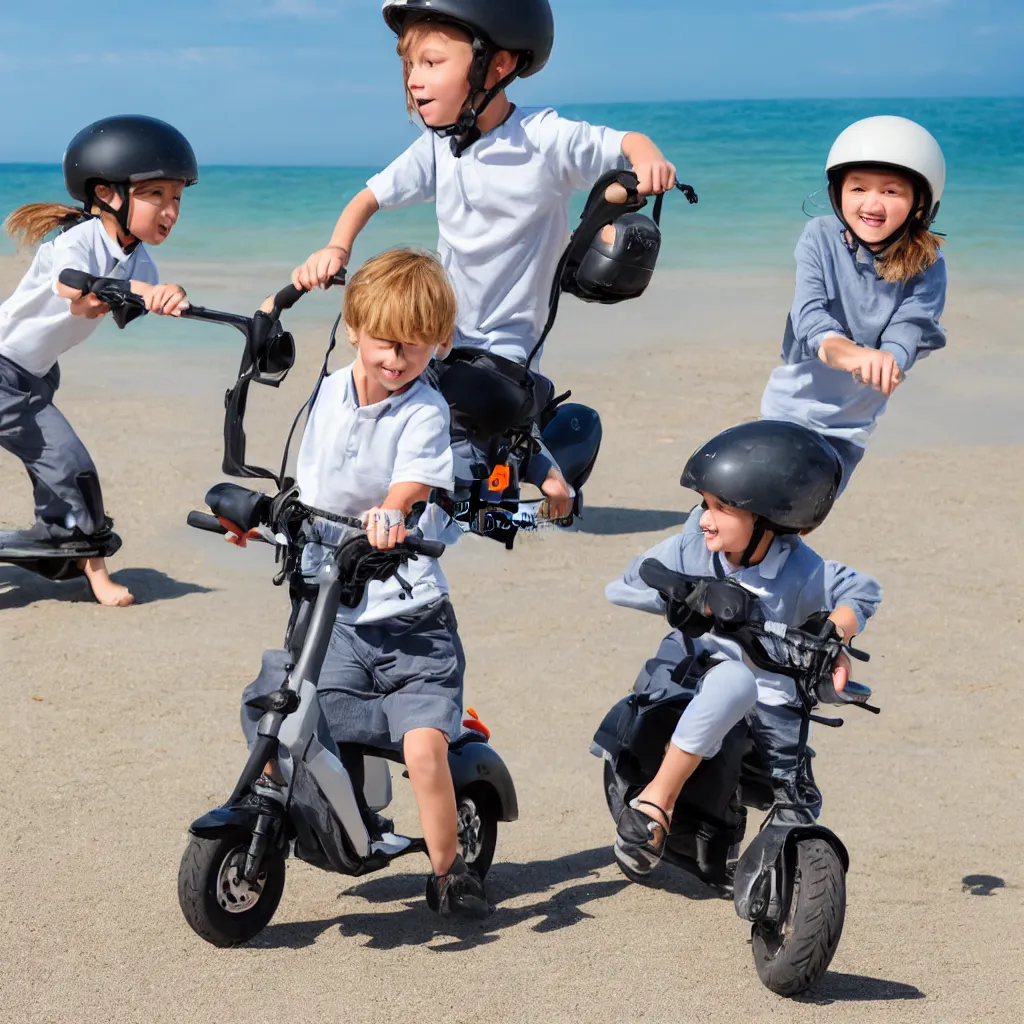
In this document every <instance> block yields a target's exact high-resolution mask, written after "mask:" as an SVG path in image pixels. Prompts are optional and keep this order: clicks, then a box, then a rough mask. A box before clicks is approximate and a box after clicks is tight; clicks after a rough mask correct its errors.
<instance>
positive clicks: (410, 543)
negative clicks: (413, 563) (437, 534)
mask: <svg viewBox="0 0 1024 1024" xmlns="http://www.w3.org/2000/svg"><path fill="white" fill-rule="evenodd" d="M402 545H403V547H405V548H406V549H407V550H409V551H411V552H412V553H413V554H416V555H423V556H424V557H425V558H440V557H441V556H442V555H443V554H444V551H445V545H444V544H442V543H441V542H440V541H439V540H426V539H425V538H423V537H417V536H415V535H413V534H410V535H409V536H407V537H406V538H405V540H404V541H402Z"/></svg>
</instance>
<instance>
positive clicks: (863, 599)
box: [801, 561, 882, 693]
mask: <svg viewBox="0 0 1024 1024" xmlns="http://www.w3.org/2000/svg"><path fill="white" fill-rule="evenodd" d="M820 572H821V576H820V584H821V586H822V587H823V588H824V603H825V607H826V608H829V609H831V611H830V612H829V616H828V617H829V619H831V620H832V622H834V623H835V624H836V626H837V627H838V629H839V631H840V632H841V633H842V638H843V641H844V642H845V643H849V642H850V641H851V640H852V639H853V638H854V637H855V636H856V635H857V634H858V633H860V632H862V631H863V629H864V626H865V625H866V624H867V621H868V619H870V618H871V616H872V615H874V614H875V612H876V611H877V610H878V606H879V604H881V602H882V587H881V584H880V583H879V582H878V580H876V579H875V578H874V577H873V576H868V575H866V574H865V573H860V572H857V570H856V569H851V568H850V567H849V566H846V565H843V563H842V562H833V561H825V562H823V563H822V564H821V566H820ZM816 590H818V588H817V587H813V586H812V587H805V588H804V592H802V593H801V596H804V593H805V592H807V591H816ZM821 596H822V595H821V593H820V591H819V592H818V597H817V599H814V598H813V597H810V596H809V597H808V599H809V600H810V601H811V605H809V606H808V609H809V610H808V609H805V611H806V613H807V614H808V615H810V614H813V612H814V611H815V610H817V609H813V607H812V605H813V604H814V603H817V604H818V606H819V608H820V607H821V603H820V599H821ZM849 679H850V659H849V658H848V657H847V656H846V655H845V654H843V655H840V657H839V660H838V661H837V662H836V667H835V669H834V670H833V672H832V684H833V686H835V688H836V692H837V693H838V692H839V691H841V690H842V689H843V688H844V687H845V686H846V684H847V682H849Z"/></svg>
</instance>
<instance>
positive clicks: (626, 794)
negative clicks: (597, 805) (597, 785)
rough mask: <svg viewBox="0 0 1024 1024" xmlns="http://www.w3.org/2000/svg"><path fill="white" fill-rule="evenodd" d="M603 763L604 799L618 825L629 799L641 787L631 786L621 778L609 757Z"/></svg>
mask: <svg viewBox="0 0 1024 1024" xmlns="http://www.w3.org/2000/svg"><path fill="white" fill-rule="evenodd" d="M602 764H603V765H604V800H605V803H606V804H607V805H608V810H609V811H610V812H611V816H612V821H614V822H615V824H616V825H617V824H618V823H619V818H620V817H621V816H622V812H623V811H624V810H625V809H626V803H627V801H629V800H630V799H632V797H634V796H636V793H637V791H638V789H639V787H637V786H630V785H629V783H627V782H625V781H624V780H623V779H621V778H619V776H618V775H616V774H615V769H614V768H613V767H612V763H611V761H609V760H608V758H607V757H606V758H605V759H604V760H603V761H602Z"/></svg>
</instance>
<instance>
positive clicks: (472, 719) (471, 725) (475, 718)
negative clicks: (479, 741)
mask: <svg viewBox="0 0 1024 1024" xmlns="http://www.w3.org/2000/svg"><path fill="white" fill-rule="evenodd" d="M466 714H467V715H469V718H465V719H463V721H462V724H463V726H464V727H465V728H467V729H472V730H473V731H474V732H478V733H480V735H481V736H483V738H484V739H485V740H489V739H490V738H491V730H490V729H488V728H487V726H486V725H484V723H483V722H481V721H480V716H479V715H478V714H477V713H476V711H475V710H474V709H473V708H466Z"/></svg>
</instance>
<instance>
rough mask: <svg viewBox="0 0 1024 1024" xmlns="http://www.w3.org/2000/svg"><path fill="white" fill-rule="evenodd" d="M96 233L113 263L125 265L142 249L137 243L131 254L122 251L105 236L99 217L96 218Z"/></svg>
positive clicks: (108, 236)
mask: <svg viewBox="0 0 1024 1024" xmlns="http://www.w3.org/2000/svg"><path fill="white" fill-rule="evenodd" d="M96 232H97V233H98V234H99V236H100V238H101V239H102V241H103V246H104V248H105V249H106V250H107V253H108V254H109V255H110V258H111V259H112V260H114V262H115V263H126V262H127V261H128V260H130V259H131V257H132V256H134V255H135V253H137V252H139V251H140V250H141V249H142V243H141V242H139V244H138V245H137V246H135V248H134V249H132V251H131V253H127V252H125V251H124V249H122V248H121V246H120V245H118V244H117V242H116V241H114V239H113V238H111V237H110V235H108V234H107V229H106V228H105V227H104V226H103V221H102V220H101V219H100V218H99V217H97V218H96Z"/></svg>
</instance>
